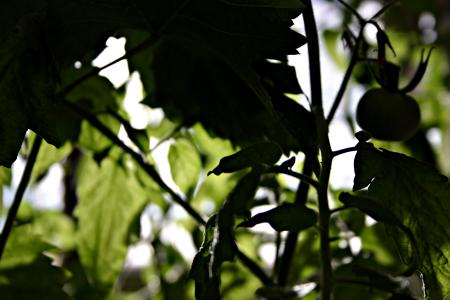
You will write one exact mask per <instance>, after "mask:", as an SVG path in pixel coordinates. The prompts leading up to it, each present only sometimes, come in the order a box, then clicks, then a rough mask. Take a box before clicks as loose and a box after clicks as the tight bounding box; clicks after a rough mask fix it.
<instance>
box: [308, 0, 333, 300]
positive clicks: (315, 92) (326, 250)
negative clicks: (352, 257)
mask: <svg viewBox="0 0 450 300" xmlns="http://www.w3.org/2000/svg"><path fill="white" fill-rule="evenodd" d="M303 2H304V4H306V8H305V11H304V13H303V20H304V23H305V32H306V37H307V38H308V41H309V42H308V59H309V73H310V82H311V102H312V112H313V114H314V119H315V124H316V128H317V134H318V142H319V149H320V153H321V156H322V168H321V172H320V175H319V187H318V190H317V196H318V204H319V205H318V206H319V227H320V258H321V273H320V299H321V300H330V299H331V293H332V288H333V287H332V283H333V282H332V276H333V271H332V267H331V253H330V252H331V251H330V236H329V224H330V208H329V206H328V182H329V179H330V171H331V163H332V159H333V151H332V150H331V146H330V140H329V138H328V124H327V121H326V119H325V115H324V112H323V105H322V85H321V75H320V52H319V38H318V35H317V27H316V22H315V18H314V12H313V8H312V4H311V0H303Z"/></svg>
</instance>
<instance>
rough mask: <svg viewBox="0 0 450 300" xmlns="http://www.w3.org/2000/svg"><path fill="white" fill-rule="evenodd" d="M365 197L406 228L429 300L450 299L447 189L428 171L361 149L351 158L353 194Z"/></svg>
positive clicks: (390, 155) (425, 167)
mask: <svg viewBox="0 0 450 300" xmlns="http://www.w3.org/2000/svg"><path fill="white" fill-rule="evenodd" d="M367 185H369V191H368V196H369V197H370V198H372V199H373V200H374V201H376V202H378V203H380V204H381V205H382V206H383V207H386V209H387V210H389V211H390V212H391V213H392V214H394V215H395V216H397V217H398V218H399V219H400V220H401V221H402V223H403V224H404V225H405V226H406V227H408V228H410V229H411V230H412V232H413V234H414V236H415V238H416V240H418V241H420V242H419V243H418V249H419V269H420V271H421V272H422V273H423V275H424V280H425V288H426V292H427V295H428V297H429V299H442V298H443V297H445V296H448V295H449V294H450V280H449V279H450V264H449V259H450V243H449V242H448V241H450V229H449V228H450V223H449V218H448V216H449V215H450V202H449V199H450V184H449V182H448V179H447V178H446V177H445V176H443V175H441V174H439V173H438V172H436V171H435V170H434V169H433V168H431V167H430V166H429V165H427V164H425V163H422V162H419V161H417V160H414V159H412V158H410V157H407V156H405V155H402V154H398V153H395V152H390V151H387V150H383V151H379V150H376V149H374V148H361V149H359V150H358V152H357V155H356V157H355V181H354V187H353V188H354V190H358V189H361V188H364V187H366V186H367Z"/></svg>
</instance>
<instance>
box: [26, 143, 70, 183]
mask: <svg viewBox="0 0 450 300" xmlns="http://www.w3.org/2000/svg"><path fill="white" fill-rule="evenodd" d="M71 151H72V146H71V145H70V144H69V143H66V144H64V145H63V146H61V147H60V148H56V147H55V146H53V145H50V144H48V143H46V142H43V143H42V144H41V148H40V149H39V154H38V157H37V159H36V163H35V164H34V167H33V172H32V173H31V174H32V175H31V178H32V180H39V179H40V178H42V176H44V175H45V174H46V173H47V171H48V170H49V168H50V167H51V166H52V165H54V164H55V163H57V162H60V161H61V160H63V159H64V158H65V157H66V156H67V155H69V153H70V152H71Z"/></svg>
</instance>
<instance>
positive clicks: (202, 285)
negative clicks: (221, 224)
mask: <svg viewBox="0 0 450 300" xmlns="http://www.w3.org/2000/svg"><path fill="white" fill-rule="evenodd" d="M216 221H217V215H213V216H212V217H211V218H209V220H208V222H207V223H206V226H205V233H204V238H203V243H202V246H201V248H200V250H199V252H198V253H197V254H196V255H195V257H194V260H193V262H192V266H191V270H190V272H189V277H190V278H192V279H194V281H195V299H197V300H210V299H211V300H216V299H221V297H220V276H219V275H217V274H215V273H212V272H211V268H210V263H211V258H212V255H211V252H210V250H211V246H212V243H213V239H214V231H215V229H214V228H215V226H216Z"/></svg>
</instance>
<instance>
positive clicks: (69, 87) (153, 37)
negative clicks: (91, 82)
mask: <svg viewBox="0 0 450 300" xmlns="http://www.w3.org/2000/svg"><path fill="white" fill-rule="evenodd" d="M190 1H191V0H185V1H184V2H183V3H181V4H180V6H179V7H177V9H175V11H174V12H173V14H172V15H171V16H169V17H168V18H167V20H166V21H165V22H164V24H162V25H161V27H160V28H159V29H158V30H157V31H156V32H153V33H152V34H151V36H150V37H149V38H147V39H146V40H145V41H143V42H142V43H141V44H139V45H137V46H136V47H135V48H133V49H131V50H129V51H127V53H125V54H124V55H122V56H121V57H119V58H117V59H115V60H113V61H112V62H110V63H108V64H106V65H104V66H103V67H101V68H94V69H93V70H91V71H89V72H88V73H86V74H84V75H83V76H81V77H80V78H78V79H77V80H75V81H74V82H72V83H70V84H69V85H67V86H66V87H65V88H64V89H62V90H61V91H60V92H58V93H57V94H56V96H57V97H58V98H60V97H64V96H65V95H67V94H68V93H70V92H71V91H72V90H73V89H74V88H76V87H77V86H78V85H79V84H81V83H83V82H84V81H86V80H87V79H89V78H91V77H93V76H95V75H97V74H98V73H99V72H100V71H102V70H104V69H106V68H108V67H110V66H112V65H115V64H116V63H118V62H119V61H121V60H124V59H127V58H129V57H131V56H133V55H136V54H137V53H139V52H140V51H142V50H144V49H147V48H148V47H150V46H152V45H153V44H155V42H157V41H158V40H159V38H160V37H161V35H162V34H163V32H164V30H166V28H167V27H168V26H169V25H170V24H171V23H172V21H173V20H174V19H175V18H176V17H177V16H178V14H179V13H180V12H181V11H182V10H183V9H184V8H185V7H186V6H187V5H188V4H189V2H190Z"/></svg>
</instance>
